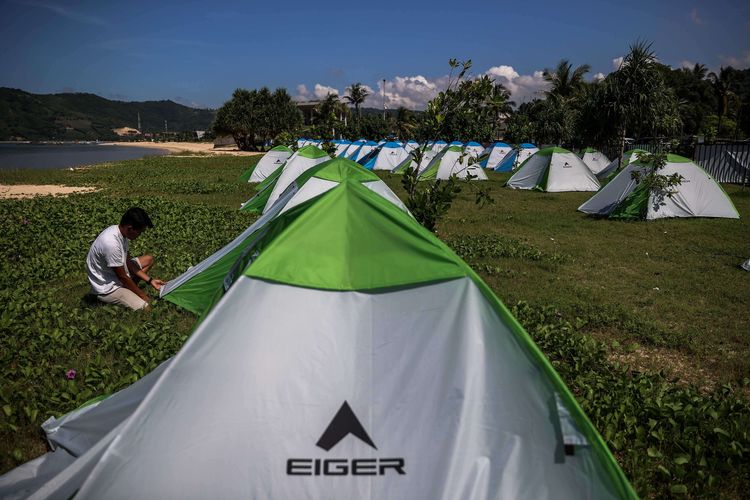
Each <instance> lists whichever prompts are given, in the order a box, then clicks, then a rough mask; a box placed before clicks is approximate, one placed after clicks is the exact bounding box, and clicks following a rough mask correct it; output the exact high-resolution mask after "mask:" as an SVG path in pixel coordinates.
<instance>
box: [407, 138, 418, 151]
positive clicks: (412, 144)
mask: <svg viewBox="0 0 750 500" xmlns="http://www.w3.org/2000/svg"><path fill="white" fill-rule="evenodd" d="M418 147H419V143H418V142H417V141H407V142H406V144H404V149H405V150H406V152H407V153H411V152H412V151H414V150H415V149H417V148H418Z"/></svg>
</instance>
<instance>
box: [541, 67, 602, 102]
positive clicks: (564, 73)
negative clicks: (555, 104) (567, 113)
mask: <svg viewBox="0 0 750 500" xmlns="http://www.w3.org/2000/svg"><path fill="white" fill-rule="evenodd" d="M590 70H591V66H589V65H588V64H582V65H581V66H578V67H577V68H576V69H575V70H574V69H573V65H572V64H570V61H568V60H567V59H563V60H562V61H560V62H559V63H558V64H557V67H556V68H555V69H554V70H550V69H545V70H544V73H543V76H544V80H545V81H546V82H548V83H550V84H552V87H551V88H550V89H549V90H548V91H547V95H548V96H554V97H561V98H564V99H569V98H572V97H575V96H576V95H577V94H578V93H579V92H580V91H581V89H582V88H583V86H584V84H585V82H584V80H583V75H585V74H586V73H588V72H589V71H590Z"/></svg>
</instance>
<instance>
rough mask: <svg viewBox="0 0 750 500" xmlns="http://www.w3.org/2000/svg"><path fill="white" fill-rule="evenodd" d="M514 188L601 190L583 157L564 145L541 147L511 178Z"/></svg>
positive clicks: (556, 190)
mask: <svg viewBox="0 0 750 500" xmlns="http://www.w3.org/2000/svg"><path fill="white" fill-rule="evenodd" d="M507 186H508V187H511V188H513V189H536V190H539V191H547V192H551V193H557V192H565V191H597V190H599V187H600V186H599V181H598V180H596V176H595V175H594V174H592V173H591V170H589V168H588V167H587V166H586V164H585V163H583V161H581V159H580V158H578V157H577V156H576V155H575V154H573V153H571V152H570V151H568V150H567V149H563V148H557V147H555V148H546V149H540V150H539V151H537V152H536V153H534V155H533V156H531V158H529V159H528V160H526V161H525V162H524V163H523V164H522V165H521V168H519V169H518V170H517V171H516V173H515V174H513V176H512V177H511V178H510V179H508V183H507Z"/></svg>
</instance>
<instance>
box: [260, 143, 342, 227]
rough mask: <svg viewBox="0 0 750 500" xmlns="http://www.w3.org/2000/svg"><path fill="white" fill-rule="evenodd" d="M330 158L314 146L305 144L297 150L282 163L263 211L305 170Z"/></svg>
mask: <svg viewBox="0 0 750 500" xmlns="http://www.w3.org/2000/svg"><path fill="white" fill-rule="evenodd" d="M330 159H331V157H330V156H328V153H326V152H325V151H323V150H321V149H318V148H317V147H315V146H305V147H304V148H302V149H300V150H299V151H297V155H296V158H290V159H289V160H287V162H286V164H285V165H284V169H283V170H282V171H281V175H279V178H278V180H277V181H276V184H275V185H274V186H273V189H272V190H271V194H270V195H269V196H268V201H266V206H265V207H263V212H264V213H265V212H267V211H268V210H270V209H271V206H273V204H274V202H275V201H276V200H277V199H278V197H279V196H281V193H283V192H284V190H285V189H286V188H287V187H288V186H289V185H290V184H291V183H292V182H294V180H295V179H296V178H297V177H299V176H300V175H301V174H302V173H303V172H304V171H305V170H308V169H310V168H312V167H314V166H315V165H318V164H320V163H323V162H325V161H327V160H330Z"/></svg>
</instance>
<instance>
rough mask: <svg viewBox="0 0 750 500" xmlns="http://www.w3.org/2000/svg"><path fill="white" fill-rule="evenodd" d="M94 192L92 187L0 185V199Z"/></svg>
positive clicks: (94, 189)
mask: <svg viewBox="0 0 750 500" xmlns="http://www.w3.org/2000/svg"><path fill="white" fill-rule="evenodd" d="M92 191H96V188H93V187H80V186H59V185H51V184H13V185H6V184H0V199H6V198H32V197H34V196H46V195H55V196H58V195H59V196H65V195H68V194H73V193H90V192H92Z"/></svg>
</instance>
